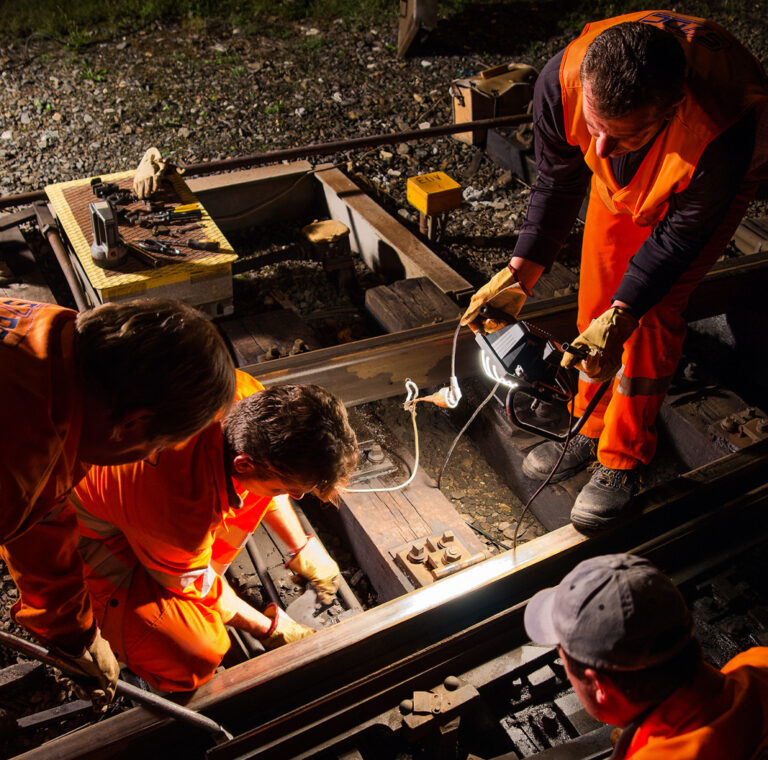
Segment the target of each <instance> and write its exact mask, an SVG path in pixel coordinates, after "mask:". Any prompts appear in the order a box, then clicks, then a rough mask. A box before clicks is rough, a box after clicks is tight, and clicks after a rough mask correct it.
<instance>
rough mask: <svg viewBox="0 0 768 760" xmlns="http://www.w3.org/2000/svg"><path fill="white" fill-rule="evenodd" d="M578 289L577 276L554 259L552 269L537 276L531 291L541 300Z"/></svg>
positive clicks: (568, 293)
mask: <svg viewBox="0 0 768 760" xmlns="http://www.w3.org/2000/svg"><path fill="white" fill-rule="evenodd" d="M578 290H579V276H578V275H577V274H574V273H573V272H571V270H570V269H567V268H566V267H564V266H563V265H562V264H561V263H559V262H558V261H556V262H555V263H554V264H553V265H552V269H551V270H550V271H549V272H546V273H545V274H543V275H542V276H541V277H540V278H539V280H538V282H537V283H536V286H535V287H534V289H533V292H534V293H535V294H536V299H538V300H543V299H545V298H557V297H559V296H567V295H570V294H572V293H576V292H578Z"/></svg>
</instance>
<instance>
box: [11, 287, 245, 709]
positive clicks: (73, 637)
mask: <svg viewBox="0 0 768 760" xmlns="http://www.w3.org/2000/svg"><path fill="white" fill-rule="evenodd" d="M234 391H235V370H234V365H233V363H232V360H231V358H230V356H229V353H228V351H227V348H226V345H225V344H224V342H223V340H222V339H221V337H220V336H219V334H218V332H217V331H216V329H215V327H214V326H213V325H212V324H211V323H210V322H209V321H208V320H207V319H206V318H205V317H203V315H201V314H200V313H199V312H197V311H196V310H195V309H193V308H191V307H189V306H186V305H185V304H183V303H178V302H176V301H160V300H155V299H144V300H139V301H127V302H124V303H107V304H104V305H103V306H100V307H98V308H97V309H93V310H91V311H86V312H82V313H81V314H77V312H75V311H72V310H71V309H65V308H63V307H60V306H56V305H54V304H46V303H31V302H28V301H19V300H15V299H1V300H0V398H2V412H0V415H1V416H2V429H3V433H4V434H3V436H2V438H0V543H2V546H1V547H0V557H2V559H3V560H4V561H5V563H6V565H7V566H8V570H9V572H10V574H11V575H12V577H13V580H14V582H15V583H16V585H17V587H18V589H19V592H20V598H19V600H18V601H17V602H16V604H14V605H13V608H12V609H11V615H12V616H13V618H14V619H15V621H16V622H17V623H18V624H19V625H22V626H24V627H25V628H26V629H27V630H29V631H30V632H32V633H33V634H34V635H35V636H36V637H37V638H39V639H41V640H42V641H43V642H44V643H46V644H47V645H49V646H52V647H54V648H55V650H56V653H57V654H58V655H59V656H60V657H61V658H63V659H67V660H69V661H70V662H72V663H73V664H74V665H76V666H77V667H78V668H79V669H81V670H83V671H85V672H86V673H87V674H89V676H92V678H87V679H85V680H84V681H82V682H81V683H80V686H81V688H82V689H83V690H84V691H85V692H86V693H88V694H89V696H90V697H91V699H92V700H93V701H94V705H95V706H98V707H105V706H106V703H107V702H108V701H109V700H110V699H111V698H112V696H113V695H114V690H115V684H116V682H117V677H118V672H119V671H118V666H117V661H116V660H115V657H114V655H113V653H112V651H111V649H110V647H109V645H108V644H107V643H106V642H105V640H104V639H103V638H102V636H101V634H100V632H99V628H98V626H97V624H96V622H95V620H94V616H93V612H92V608H91V603H90V596H89V593H88V590H87V588H86V586H85V583H84V581H83V565H82V560H81V558H80V555H79V554H78V552H77V542H78V537H79V534H78V529H77V522H76V519H75V514H74V510H73V509H72V507H71V506H70V505H69V503H68V501H67V496H68V494H69V492H70V491H71V489H72V487H73V486H74V485H75V484H76V483H77V482H78V481H79V480H80V479H81V478H82V477H83V476H84V475H85V473H86V472H87V470H88V468H89V466H90V465H94V464H101V465H108V464H118V463H121V462H130V461H134V460H136V459H140V458H142V457H144V456H147V455H148V454H150V453H151V452H153V451H155V450H157V449H159V448H161V447H163V446H166V445H169V444H172V443H177V442H180V441H182V440H184V439H185V438H188V437H189V436H191V435H193V434H194V433H197V432H198V431H199V430H201V429H202V428H204V427H205V426H207V425H208V424H210V422H211V421H212V420H213V419H214V417H215V415H216V414H217V413H219V412H220V411H222V410H223V409H225V408H227V407H228V406H229V404H230V402H231V400H232V398H233V395H234Z"/></svg>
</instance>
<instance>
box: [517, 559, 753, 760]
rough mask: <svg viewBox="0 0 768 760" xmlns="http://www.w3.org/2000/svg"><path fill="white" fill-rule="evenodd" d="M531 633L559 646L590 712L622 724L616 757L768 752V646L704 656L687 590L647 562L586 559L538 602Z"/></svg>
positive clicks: (735, 759)
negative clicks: (713, 661) (716, 663)
mask: <svg viewBox="0 0 768 760" xmlns="http://www.w3.org/2000/svg"><path fill="white" fill-rule="evenodd" d="M525 630H526V632H527V633H528V635H529V636H530V637H531V639H532V640H533V641H534V642H536V643H537V644H543V645H545V646H557V647H558V651H559V653H560V658H561V659H562V661H563V664H564V665H565V672H566V674H567V676H568V680H569V681H570V682H571V685H572V686H573V689H574V691H575V692H576V696H577V697H578V698H579V701H580V702H581V704H582V705H583V706H584V709H585V710H586V711H587V712H588V713H589V714H590V715H592V716H593V717H594V718H597V720H600V721H603V722H604V723H607V724H609V725H611V726H620V727H621V728H623V729H624V731H623V732H622V733H621V736H620V738H619V740H618V741H617V743H616V746H615V747H614V751H613V754H612V755H611V760H623V759H624V758H627V760H628V759H629V758H632V759H633V760H668V758H675V760H723V759H724V758H728V760H749V759H750V758H761V757H765V756H766V753H767V752H768V647H753V648H752V649H748V650H747V651H746V652H742V653H741V654H739V655H737V656H736V657H734V658H733V659H732V660H731V661H730V662H728V663H727V664H726V665H725V666H724V667H723V669H722V670H720V671H717V670H715V669H714V668H713V667H712V666H710V665H708V664H707V663H705V662H704V660H703V659H702V655H701V649H700V647H699V643H698V641H696V639H695V638H694V636H693V620H692V619H691V614H690V612H689V611H688V608H687V606H686V604H685V601H684V600H683V597H682V596H681V595H680V592H679V591H678V590H677V589H676V588H675V586H674V584H673V583H672V581H671V580H670V579H669V578H667V577H666V576H665V575H663V574H662V573H661V572H659V570H657V569H656V568H655V567H654V566H653V565H652V564H651V563H650V562H648V561H647V560H645V559H642V558H640V557H635V556H632V555H631V554H608V555H604V556H600V557H593V558H592V559H588V560H585V561H584V562H581V563H580V564H578V565H576V567H575V568H574V569H573V570H572V571H571V572H570V573H569V574H568V575H566V576H565V578H563V580H562V581H560V584H559V585H558V586H556V587H554V588H548V589H544V590H543V591H540V592H539V593H538V594H536V595H535V596H534V597H533V598H532V599H531V601H530V602H529V603H528V606H527V607H526V610H525Z"/></svg>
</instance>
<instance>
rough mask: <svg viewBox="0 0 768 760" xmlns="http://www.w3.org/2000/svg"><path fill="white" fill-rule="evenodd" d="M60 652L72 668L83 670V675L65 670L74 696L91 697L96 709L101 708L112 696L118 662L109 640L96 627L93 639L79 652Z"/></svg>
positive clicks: (105, 705)
mask: <svg viewBox="0 0 768 760" xmlns="http://www.w3.org/2000/svg"><path fill="white" fill-rule="evenodd" d="M59 655H60V656H61V659H62V660H66V661H67V662H70V663H72V665H73V667H74V668H76V669H77V670H80V671H82V672H83V673H84V675H83V677H79V676H76V675H74V674H73V673H69V672H68V673H67V674H66V675H67V677H68V678H70V679H71V680H72V682H73V683H74V686H75V693H76V694H77V696H78V697H79V698H80V699H90V700H91V702H93V707H94V709H95V710H96V711H97V712H104V711H105V710H106V709H107V705H109V703H110V702H111V701H112V700H113V699H114V696H115V689H116V688H117V680H118V678H119V677H120V666H119V665H118V664H117V659H116V658H115V655H114V654H113V653H112V648H111V647H110V646H109V642H108V641H107V640H106V639H104V638H102V636H101V633H100V632H99V629H98V628H97V629H96V632H95V634H94V637H93V641H91V643H90V644H89V645H88V646H87V647H86V648H85V651H84V652H83V653H82V654H81V655H78V656H74V655H71V654H66V653H64V652H61V651H60V650H59Z"/></svg>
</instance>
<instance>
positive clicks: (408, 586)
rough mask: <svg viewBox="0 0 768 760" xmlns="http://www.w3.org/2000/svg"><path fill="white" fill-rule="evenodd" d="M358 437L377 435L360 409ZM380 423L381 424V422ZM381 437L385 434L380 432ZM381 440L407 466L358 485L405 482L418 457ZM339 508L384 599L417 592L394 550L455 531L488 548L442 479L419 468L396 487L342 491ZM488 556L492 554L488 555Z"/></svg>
mask: <svg viewBox="0 0 768 760" xmlns="http://www.w3.org/2000/svg"><path fill="white" fill-rule="evenodd" d="M351 419H352V424H353V427H354V428H355V431H356V432H357V434H358V437H359V438H361V439H363V438H369V437H374V436H373V433H372V428H370V427H369V425H368V423H367V422H366V420H365V419H364V418H363V417H362V415H361V414H359V413H354V414H353V415H352V418H351ZM377 427H378V426H377ZM375 437H376V439H377V440H379V441H381V440H382V435H381V434H379V435H377V436H375ZM390 441H394V439H392V438H389V437H388V438H387V443H385V444H384V445H382V449H383V450H384V452H385V455H386V454H387V453H389V452H392V453H394V455H395V456H394V457H392V458H393V459H394V460H395V461H397V460H400V461H403V462H405V463H407V465H408V468H409V469H408V470H406V471H404V468H399V470H398V472H395V473H392V474H385V475H382V476H378V477H374V478H371V479H370V480H367V481H365V483H363V484H360V485H359V486H357V488H358V489H360V490H361V491H362V490H364V489H372V490H373V489H385V488H391V487H393V486H397V485H399V484H401V483H403V482H405V481H406V480H407V479H408V478H409V476H410V473H411V472H412V470H411V469H410V468H412V467H413V458H412V456H411V455H410V453H409V452H408V451H406V450H405V449H401V448H399V446H398V444H397V443H392V444H391V445H389V442H390ZM339 513H340V516H341V520H342V523H343V525H344V527H345V529H346V530H347V532H348V534H349V541H350V544H351V546H352V547H353V548H354V551H355V554H356V557H357V560H358V562H359V563H360V567H361V568H362V569H363V570H364V571H365V573H366V575H367V576H368V578H369V579H370V581H371V584H372V585H373V587H374V588H375V589H376V592H377V593H378V595H379V599H380V600H381V601H386V600H389V599H394V598H395V597H398V596H400V595H401V594H405V593H407V592H409V591H412V590H413V589H414V588H415V587H416V586H415V584H414V583H412V582H411V581H410V580H409V578H408V577H407V576H406V575H405V574H404V573H403V571H402V570H400V568H399V567H398V566H397V565H396V563H395V559H394V554H393V552H394V550H396V549H399V548H402V547H403V545H404V544H408V543H411V542H414V541H418V540H419V539H424V538H426V537H428V536H433V535H439V534H442V533H443V532H445V531H453V532H454V534H455V535H456V536H457V537H458V538H459V539H460V540H461V542H462V543H463V544H464V546H465V547H466V548H467V550H468V551H469V552H470V554H478V553H483V554H484V555H485V545H484V544H483V543H482V542H481V541H480V540H479V539H478V538H477V537H476V536H475V534H474V532H473V531H472V529H471V528H470V527H469V526H468V525H467V524H466V523H465V522H464V520H463V519H462V518H461V516H460V515H459V513H458V512H457V511H456V509H455V508H454V506H453V504H451V502H450V501H449V500H448V499H447V498H446V497H445V496H444V495H443V493H442V492H441V491H440V490H439V489H438V488H437V484H436V483H435V481H434V480H432V478H430V477H429V475H427V474H426V473H425V472H424V471H423V470H421V469H419V470H418V471H417V472H416V476H415V477H414V479H413V481H412V482H411V483H410V484H409V485H408V486H406V487H405V488H403V489H401V490H397V491H381V490H379V491H376V492H373V493H356V492H355V489H350V490H345V491H343V492H342V494H341V503H340V507H339ZM485 556H487V555H485Z"/></svg>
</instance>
